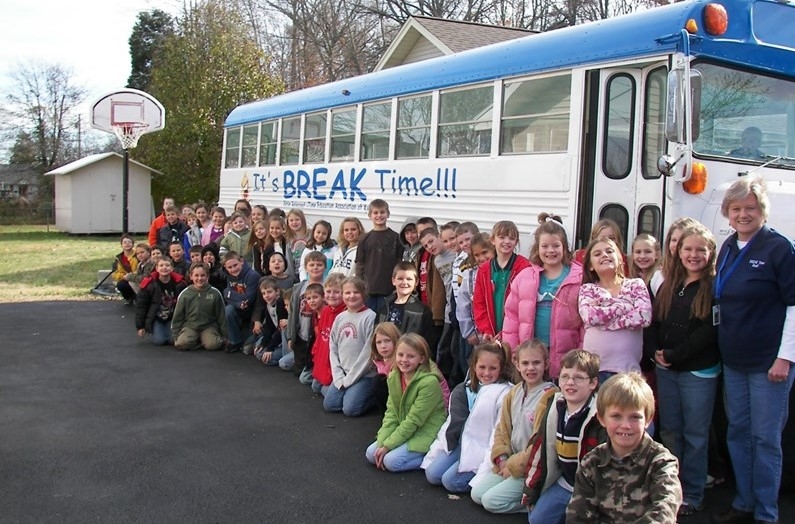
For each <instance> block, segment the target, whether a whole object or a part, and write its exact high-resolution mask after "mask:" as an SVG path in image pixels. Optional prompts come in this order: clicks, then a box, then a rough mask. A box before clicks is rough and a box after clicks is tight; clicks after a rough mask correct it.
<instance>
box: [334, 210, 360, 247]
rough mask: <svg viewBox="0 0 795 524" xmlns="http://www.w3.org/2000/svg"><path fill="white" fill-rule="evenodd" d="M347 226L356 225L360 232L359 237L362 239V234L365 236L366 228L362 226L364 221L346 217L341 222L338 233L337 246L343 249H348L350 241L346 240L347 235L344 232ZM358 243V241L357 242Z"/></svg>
mask: <svg viewBox="0 0 795 524" xmlns="http://www.w3.org/2000/svg"><path fill="white" fill-rule="evenodd" d="M345 224H355V225H356V229H358V230H359V237H360V238H361V236H362V234H364V226H363V225H362V221H361V220H359V219H358V218H356V217H345V218H343V219H342V222H340V229H339V232H338V233H337V245H339V246H340V247H341V248H342V249H348V241H347V240H345V235H344V233H343V231H344V230H345ZM357 243H358V241H357Z"/></svg>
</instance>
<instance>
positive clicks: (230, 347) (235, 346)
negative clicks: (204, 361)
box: [226, 342, 243, 353]
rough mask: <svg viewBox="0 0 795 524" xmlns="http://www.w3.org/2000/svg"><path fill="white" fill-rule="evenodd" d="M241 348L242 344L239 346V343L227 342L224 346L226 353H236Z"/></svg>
mask: <svg viewBox="0 0 795 524" xmlns="http://www.w3.org/2000/svg"><path fill="white" fill-rule="evenodd" d="M242 346H243V344H241V343H237V344H230V343H228V342H227V344H226V352H227V353H237V352H238V351H240V348H241V347H242Z"/></svg>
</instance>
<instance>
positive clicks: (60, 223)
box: [46, 153, 162, 234]
mask: <svg viewBox="0 0 795 524" xmlns="http://www.w3.org/2000/svg"><path fill="white" fill-rule="evenodd" d="M129 166H130V185H129V191H128V196H127V199H128V201H127V209H128V210H129V214H128V229H129V232H130V233H143V232H146V231H149V225H150V224H151V222H152V213H153V208H152V184H151V182H152V175H153V174H158V175H159V174H162V173H160V171H157V170H155V169H152V168H151V167H149V166H145V165H144V164H141V163H140V162H136V161H135V160H132V159H130V164H129ZM123 169H124V157H123V156H122V155H120V154H118V153H103V154H99V155H90V156H87V157H84V158H81V159H80V160H76V161H74V162H72V163H70V164H67V165H65V166H62V167H59V168H58V169H55V170H53V171H50V172H49V173H46V175H48V176H54V177H55V227H57V228H58V229H59V230H61V231H65V232H67V233H72V234H91V233H121V232H122V171H123Z"/></svg>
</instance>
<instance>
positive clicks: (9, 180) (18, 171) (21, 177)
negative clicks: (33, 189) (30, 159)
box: [0, 164, 39, 185]
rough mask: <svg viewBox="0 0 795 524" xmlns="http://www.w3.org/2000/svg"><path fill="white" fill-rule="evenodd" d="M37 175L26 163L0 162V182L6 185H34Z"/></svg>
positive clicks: (36, 181) (36, 182)
mask: <svg viewBox="0 0 795 524" xmlns="http://www.w3.org/2000/svg"><path fill="white" fill-rule="evenodd" d="M38 178H39V175H38V173H37V172H36V170H35V169H33V167H31V166H30V165H28V164H1V165H0V183H3V184H8V185H24V184H28V185H36V184H38V182H39V181H38Z"/></svg>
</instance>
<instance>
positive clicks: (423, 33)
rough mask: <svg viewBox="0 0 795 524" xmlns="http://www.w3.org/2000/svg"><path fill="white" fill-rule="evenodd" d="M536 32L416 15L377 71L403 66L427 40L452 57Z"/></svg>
mask: <svg viewBox="0 0 795 524" xmlns="http://www.w3.org/2000/svg"><path fill="white" fill-rule="evenodd" d="M533 33H536V31H531V30H529V29H521V28H517V27H503V26H495V25H487V24H479V23H476V22H462V21H460V20H446V19H444V18H433V17H429V16H412V17H409V19H408V20H407V21H406V23H405V24H403V27H401V29H400V32H399V33H398V34H397V36H396V37H395V39H394V40H393V41H392V43H391V44H390V45H389V47H388V48H387V50H386V52H385V53H384V55H383V56H382V57H381V60H380V61H379V62H378V65H376V67H375V71H379V70H381V69H388V68H390V67H395V66H399V65H402V64H403V61H404V59H405V58H406V57H407V56H408V55H409V53H411V50H412V49H413V48H414V47H416V45H417V43H418V42H419V41H420V40H427V41H428V42H430V43H431V44H432V45H433V46H434V47H436V48H437V49H438V50H439V52H440V54H441V55H451V54H453V53H460V52H461V51H467V50H469V49H475V48H477V47H482V46H485V45H489V44H496V43H497V42H505V41H507V40H513V39H515V38H521V37H523V36H527V35H528V34H533Z"/></svg>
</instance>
